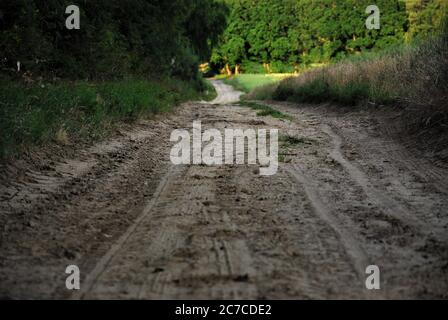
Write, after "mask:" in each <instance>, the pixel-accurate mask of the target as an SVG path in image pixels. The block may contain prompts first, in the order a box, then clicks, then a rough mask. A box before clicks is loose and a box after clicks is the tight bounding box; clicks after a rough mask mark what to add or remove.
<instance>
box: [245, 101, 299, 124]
mask: <svg viewBox="0 0 448 320" xmlns="http://www.w3.org/2000/svg"><path fill="white" fill-rule="evenodd" d="M240 105H242V106H245V107H249V108H251V109H252V110H257V111H258V112H257V116H259V117H267V116H271V117H273V118H276V119H287V120H291V119H292V118H291V117H290V116H289V115H287V114H284V113H282V112H280V111H278V110H275V109H273V108H271V107H269V106H267V105H264V104H260V103H257V102H253V101H242V102H240Z"/></svg>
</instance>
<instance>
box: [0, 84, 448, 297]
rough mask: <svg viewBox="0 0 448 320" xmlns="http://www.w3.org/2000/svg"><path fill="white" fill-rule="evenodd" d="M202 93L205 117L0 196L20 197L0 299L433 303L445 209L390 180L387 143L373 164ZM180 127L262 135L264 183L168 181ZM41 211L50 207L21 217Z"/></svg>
mask: <svg viewBox="0 0 448 320" xmlns="http://www.w3.org/2000/svg"><path fill="white" fill-rule="evenodd" d="M213 84H214V86H215V87H216V89H217V91H218V93H219V95H218V98H217V99H216V100H215V101H213V102H212V103H188V104H185V105H183V106H182V107H180V108H178V109H177V110H176V112H174V113H173V114H172V115H170V116H169V117H168V118H167V119H163V120H162V119H159V120H154V121H149V122H144V123H142V124H140V125H139V126H138V127H137V128H136V129H134V130H131V131H130V132H124V133H123V136H122V137H118V138H116V139H113V140H112V141H110V142H106V143H103V144H102V147H101V148H99V147H93V148H90V149H89V151H85V153H83V157H82V158H80V159H72V160H70V162H68V161H66V162H67V163H77V164H78V165H77V166H76V168H75V169H72V171H71V172H69V173H70V174H68V175H61V176H58V175H55V176H54V177H52V178H51V181H52V184H50V185H49V186H48V187H47V188H46V189H43V188H41V189H39V190H40V191H39V192H40V193H39V194H38V195H36V193H35V191H34V190H35V184H29V183H26V182H23V181H20V182H15V183H11V186H9V187H8V188H9V189H8V192H11V190H12V189H13V188H18V189H19V192H20V197H19V198H16V199H14V201H13V200H10V201H9V202H8V206H6V205H3V204H2V207H3V210H5V211H4V212H8V214H9V215H10V216H12V215H13V214H14V213H17V212H19V211H20V212H23V211H27V217H30V219H32V220H30V221H34V224H33V227H29V226H21V223H22V220H18V221H16V222H14V223H13V222H10V223H9V224H8V227H7V228H5V230H4V231H3V233H2V243H1V245H2V247H1V248H2V249H1V251H0V252H1V258H2V260H1V261H2V263H1V271H0V277H1V278H0V279H1V283H2V287H1V288H0V289H1V290H0V294H1V295H2V296H6V297H11V298H17V297H28V298H33V297H48V298H73V299H90V298H93V299H108V298H111V299H118V298H138V299H237V298H239V299H297V298H311V299H313V298H360V299H369V298H422V297H437V298H446V294H447V292H448V277H447V269H448V242H447V237H446V236H445V235H446V234H447V226H448V218H447V214H446V208H447V204H448V195H447V194H446V193H444V192H443V190H440V188H437V185H438V181H432V180H430V179H428V180H426V181H422V180H421V179H419V178H418V177H419V172H418V169H416V168H415V167H407V166H403V165H402V163H403V162H402V161H401V160H406V161H407V162H409V161H412V156H409V155H408V154H406V151H402V150H401V149H400V147H399V146H395V145H393V143H391V142H390V141H388V142H387V146H388V147H387V148H382V149H380V150H377V149H376V148H378V147H379V146H382V145H386V144H385V142H384V140H383V138H381V137H379V136H375V137H372V136H369V130H361V129H360V128H358V127H357V126H356V125H354V124H356V121H357V120H356V119H346V118H345V119H340V118H337V117H332V116H330V115H327V114H324V113H321V112H320V111H318V110H313V109H310V108H302V107H301V106H293V105H288V104H274V103H272V107H274V108H276V109H278V110H280V111H282V112H284V113H287V114H288V115H290V116H291V120H284V119H274V118H271V117H260V116H257V113H256V111H253V110H251V109H249V108H246V107H244V106H242V105H240V104H239V103H238V100H239V97H240V95H241V93H238V92H235V91H234V90H233V89H232V88H231V87H229V86H226V85H225V84H223V83H222V82H219V81H214V82H213ZM195 120H200V121H201V123H202V126H203V129H204V130H205V129H210V128H215V129H218V130H220V131H221V132H223V131H224V129H232V128H233V129H248V128H252V129H278V130H279V133H280V144H281V148H280V160H281V163H280V167H279V170H278V172H277V174H276V175H274V176H260V174H259V169H260V168H259V166H258V165H221V166H204V165H182V166H175V165H172V164H171V162H170V160H169V152H170V147H171V143H170V141H169V137H170V133H171V131H172V130H174V129H187V130H191V127H192V122H193V121H195ZM92 150H95V155H92ZM392 150H400V152H399V153H398V152H392ZM419 161H422V160H421V159H420V160H419ZM425 165H426V166H427V167H428V168H430V167H431V164H430V163H426V162H425ZM80 168H83V169H82V170H81V169H80ZM55 170H56V172H58V171H57V170H58V169H55ZM66 170H68V169H67V168H66ZM416 170H417V171H416ZM440 170H441V169H437V172H439V173H440V172H441V174H442V175H445V174H446V173H445V172H444V171H443V170H442V171H440ZM69 171H70V170H69ZM33 174H34V175H37V176H40V177H43V176H46V175H49V174H50V173H46V172H35V173H33ZM445 177H447V176H445ZM45 179H46V180H47V181H48V180H50V178H45ZM45 179H43V178H42V179H40V180H41V181H43V180H45ZM38 183H39V182H38ZM14 186H15V187H14ZM42 199H52V200H48V201H47V200H46V201H45V205H44V206H41V207H39V210H37V209H36V208H34V209H33V204H34V203H38V202H42V201H43V200H42ZM21 200H22V201H21ZM5 203H6V202H5ZM42 211H43V212H42ZM37 216H39V217H40V218H39V219H37V218H36V217H37ZM63 217H66V218H67V220H64V219H63ZM36 221H37V222H36ZM25 223H26V221H25ZM19 226H20V228H21V229H20V230H21V233H20V234H19V233H13V232H14V230H17V228H19ZM55 229H56V230H57V232H56V231H54V230H55ZM61 250H62V252H63V254H62V255H61V254H60V252H61ZM68 264H76V265H78V266H79V267H80V269H81V273H82V281H81V290H80V291H79V292H76V293H75V294H71V292H68V291H67V290H66V289H65V274H64V269H65V266H66V265H68ZM368 265H377V266H378V267H379V268H380V270H381V290H377V291H370V290H367V289H366V287H365V280H366V277H367V275H366V274H365V270H366V267H367V266H368ZM25 266H30V267H29V268H25ZM30 268H31V269H30ZM30 271H31V272H30ZM11 279H12V280H11Z"/></svg>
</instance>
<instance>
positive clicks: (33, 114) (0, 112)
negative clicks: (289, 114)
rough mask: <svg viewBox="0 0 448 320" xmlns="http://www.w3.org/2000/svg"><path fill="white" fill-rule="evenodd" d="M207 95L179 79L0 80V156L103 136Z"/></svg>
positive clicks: (209, 91)
mask: <svg viewBox="0 0 448 320" xmlns="http://www.w3.org/2000/svg"><path fill="white" fill-rule="evenodd" d="M206 91H208V93H207V94H206V95H205V97H200V94H199V93H198V92H197V91H196V90H195V89H194V88H193V86H192V85H191V84H189V83H185V82H182V81H179V80H159V81H151V80H136V79H128V80H122V81H114V82H105V83H95V84H93V83H88V82H75V83H68V82H61V83H56V84H52V83H45V84H44V83H40V84H24V83H19V82H11V81H8V80H2V81H0V92H1V93H0V132H1V138H0V157H1V158H5V157H8V156H11V155H14V154H16V153H17V152H19V151H20V150H21V149H23V148H26V147H27V146H30V145H41V144H44V143H48V142H52V141H53V142H58V143H63V144H65V143H69V142H79V141H91V140H98V139H100V138H102V137H104V136H105V135H107V133H108V132H110V131H111V129H113V128H114V126H115V125H116V124H117V123H119V122H120V121H126V122H132V121H135V120H136V119H138V118H140V117H148V116H151V115H154V114H157V113H163V112H167V111H170V110H171V108H172V107H173V106H174V105H176V104H179V103H181V102H183V101H187V100H193V99H198V98H209V99H210V98H212V97H213V92H214V90H213V89H212V88H210V87H207V90H206Z"/></svg>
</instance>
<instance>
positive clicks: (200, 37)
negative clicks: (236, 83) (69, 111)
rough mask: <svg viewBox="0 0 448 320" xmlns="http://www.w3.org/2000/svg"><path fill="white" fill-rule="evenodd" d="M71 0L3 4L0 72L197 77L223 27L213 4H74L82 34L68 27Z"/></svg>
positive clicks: (184, 0) (187, 0) (154, 0)
mask: <svg viewBox="0 0 448 320" xmlns="http://www.w3.org/2000/svg"><path fill="white" fill-rule="evenodd" d="M70 4H74V3H73V1H69V0H45V1H42V0H2V1H1V2H0V30H1V33H0V59H1V60H0V68H1V73H2V74H3V75H4V74H9V75H12V74H14V70H15V68H16V67H15V66H16V63H17V61H20V62H21V64H22V66H23V69H22V70H23V71H24V72H29V73H32V74H33V76H37V75H44V76H49V75H52V76H57V77H64V78H72V79H111V78H120V77H123V76H125V75H130V74H131V75H159V76H166V75H168V76H169V75H176V76H178V77H180V78H183V79H186V80H189V79H192V78H194V77H196V74H197V63H198V61H199V59H202V60H204V59H205V60H206V59H208V58H209V56H210V54H211V47H212V46H213V45H214V44H215V43H216V42H217V40H218V36H219V34H220V33H222V32H223V30H224V28H225V23H226V15H227V7H226V6H225V5H224V4H223V3H220V2H216V1H214V0H126V1H123V0H95V1H90V0H78V1H76V3H75V4H76V5H78V6H79V8H80V10H81V29H80V30H67V29H66V27H65V19H66V17H67V15H66V14H65V9H66V7H67V6H68V5H70Z"/></svg>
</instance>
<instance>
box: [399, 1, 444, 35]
mask: <svg viewBox="0 0 448 320" xmlns="http://www.w3.org/2000/svg"><path fill="white" fill-rule="evenodd" d="M406 6H407V9H408V12H409V22H410V30H409V34H410V36H411V37H415V36H427V35H429V34H431V33H432V32H433V31H434V29H435V28H437V27H439V26H440V25H441V23H442V20H443V18H444V16H445V15H446V14H447V11H448V1H446V0H406Z"/></svg>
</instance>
